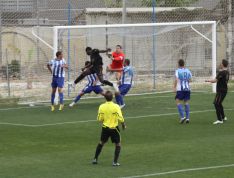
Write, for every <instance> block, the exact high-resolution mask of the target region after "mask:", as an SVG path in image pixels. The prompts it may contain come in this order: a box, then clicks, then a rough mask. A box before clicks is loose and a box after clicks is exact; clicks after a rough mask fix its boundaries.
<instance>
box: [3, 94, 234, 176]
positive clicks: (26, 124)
mask: <svg viewBox="0 0 234 178" xmlns="http://www.w3.org/2000/svg"><path fill="white" fill-rule="evenodd" d="M213 99H214V94H212V93H192V99H191V102H190V103H191V122H190V123H189V124H179V120H178V118H179V117H178V113H177V109H176V106H175V101H174V94H173V93H165V94H149V95H142V96H129V97H126V98H125V102H126V107H125V108H124V109H123V114H124V117H125V119H126V124H127V129H126V130H125V131H122V130H121V137H122V150H121V153H120V159H119V162H120V164H121V166H120V167H112V160H113V155H114V145H113V144H112V143H111V142H110V141H109V142H108V143H107V144H106V145H105V147H104V148H103V150H102V153H101V155H100V157H99V164H98V165H92V164H91V161H92V159H93V156H94V152H95V149H96V146H97V143H98V141H99V139H100V131H101V124H99V123H98V122H97V121H96V116H97V109H98V107H99V105H100V104H101V103H103V102H104V99H103V98H100V99H88V100H81V102H80V103H79V104H78V105H76V106H74V107H73V108H72V109H70V108H68V107H67V105H66V106H65V109H64V110H63V111H62V112H59V111H58V110H56V111H55V112H53V113H52V112H50V108H49V107H48V106H35V107H22V106H1V109H0V177H1V178H120V177H126V178H134V177H159V178H221V177H222V178H233V177H234V156H233V155H234V104H233V101H234V93H231V92H230V93H228V95H227V97H226V99H225V101H224V108H225V109H226V116H227V118H228V121H226V122H225V123H224V124H222V125H213V124H212V122H213V121H215V120H216V115H215V110H214V106H213V104H212V102H213Z"/></svg>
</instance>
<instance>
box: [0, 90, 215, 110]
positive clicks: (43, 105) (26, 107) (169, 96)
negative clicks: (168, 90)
mask: <svg viewBox="0 0 234 178" xmlns="http://www.w3.org/2000/svg"><path fill="white" fill-rule="evenodd" d="M211 94H212V93H211ZM146 95H147V94H146ZM149 95H150V94H149ZM194 95H200V94H193V96H194ZM128 97H130V96H128ZM173 97H174V95H167V96H146V97H141V98H140V99H147V98H173ZM97 98H99V97H93V98H91V97H90V98H83V100H86V101H85V102H82V103H83V104H86V103H96V101H94V102H90V101H87V100H88V99H97ZM100 98H103V97H100ZM132 98H133V97H132ZM134 99H135V98H134ZM48 106H50V104H49V103H46V102H45V103H40V105H39V106H37V105H36V106H24V107H12V108H0V111H9V110H19V109H28V108H30V109H34V108H41V107H48Z"/></svg>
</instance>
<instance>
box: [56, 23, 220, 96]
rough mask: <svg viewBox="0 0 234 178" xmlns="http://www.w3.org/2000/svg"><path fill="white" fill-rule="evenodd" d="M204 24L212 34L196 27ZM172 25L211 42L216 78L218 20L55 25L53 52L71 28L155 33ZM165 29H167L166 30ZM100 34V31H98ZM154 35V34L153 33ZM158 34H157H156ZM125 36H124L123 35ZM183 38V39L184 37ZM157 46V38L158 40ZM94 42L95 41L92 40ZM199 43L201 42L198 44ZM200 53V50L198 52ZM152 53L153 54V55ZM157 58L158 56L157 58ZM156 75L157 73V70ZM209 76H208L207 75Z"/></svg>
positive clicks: (214, 90)
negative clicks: (145, 30)
mask: <svg viewBox="0 0 234 178" xmlns="http://www.w3.org/2000/svg"><path fill="white" fill-rule="evenodd" d="M202 25H209V26H210V27H211V28H210V31H211V32H210V34H209V37H207V35H206V34H204V33H202V32H201V31H199V29H196V26H202ZM167 26H168V27H170V28H171V29H173V28H174V29H175V28H182V27H186V28H190V30H191V31H192V32H190V33H192V35H197V36H199V38H200V39H202V40H204V41H206V43H209V44H210V48H211V51H212V52H211V53H212V54H210V55H211V58H212V59H211V66H210V67H211V68H212V72H211V76H208V77H212V78H215V77H216V65H217V64H216V61H217V56H216V55H217V49H216V21H194V22H167V23H140V24H109V25H83V26H54V27H53V54H54V56H55V54H56V52H57V50H58V49H59V31H61V30H63V31H69V32H70V30H74V31H75V30H76V31H79V30H80V31H82V30H84V31H85V30H87V31H88V30H95V29H97V30H98V29H128V28H136V29H137V28H141V29H142V28H155V29H156V30H155V31H153V33H157V29H159V28H162V27H167ZM164 31H165V30H164ZM96 33H97V34H98V32H96ZM121 35H122V36H123V34H121ZM153 35H154V34H153ZM156 35H157V34H156ZM123 38H124V37H123ZM182 40H183V39H182ZM155 43H156V46H157V40H156V42H155ZM92 44H94V42H92ZM92 44H91V45H92ZM198 45H199V44H198ZM198 53H199V52H198ZM152 54H153V55H155V54H157V51H156V52H155V51H154V52H152ZM153 55H152V56H153ZM156 60H157V58H156ZM154 75H157V73H156V72H155V73H154ZM206 77H207V76H206ZM212 91H213V92H216V84H213V85H212Z"/></svg>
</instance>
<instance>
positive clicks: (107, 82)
mask: <svg viewBox="0 0 234 178" xmlns="http://www.w3.org/2000/svg"><path fill="white" fill-rule="evenodd" d="M102 83H103V84H105V85H109V86H111V87H113V83H111V82H109V81H108V80H103V82H102Z"/></svg>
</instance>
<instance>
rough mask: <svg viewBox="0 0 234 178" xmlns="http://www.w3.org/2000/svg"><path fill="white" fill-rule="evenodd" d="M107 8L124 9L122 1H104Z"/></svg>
mask: <svg viewBox="0 0 234 178" xmlns="http://www.w3.org/2000/svg"><path fill="white" fill-rule="evenodd" d="M103 1H104V4H105V6H106V7H112V8H113V7H122V0H114V1H113V0H103Z"/></svg>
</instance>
